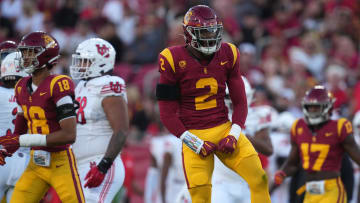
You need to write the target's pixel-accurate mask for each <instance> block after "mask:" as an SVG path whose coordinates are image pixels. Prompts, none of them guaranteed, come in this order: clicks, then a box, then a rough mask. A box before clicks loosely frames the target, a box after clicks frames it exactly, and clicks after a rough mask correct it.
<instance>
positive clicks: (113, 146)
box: [104, 131, 127, 161]
mask: <svg viewBox="0 0 360 203" xmlns="http://www.w3.org/2000/svg"><path fill="white" fill-rule="evenodd" d="M126 138H127V135H126V134H125V133H124V132H123V131H119V132H118V133H116V134H113V135H112V137H111V139H110V141H109V144H108V147H107V149H106V152H105V156H104V157H106V158H109V159H110V160H111V161H114V160H115V158H116V157H117V156H118V155H119V153H120V151H121V150H122V148H123V147H124V145H125V142H126Z"/></svg>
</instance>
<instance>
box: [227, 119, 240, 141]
mask: <svg viewBox="0 0 360 203" xmlns="http://www.w3.org/2000/svg"><path fill="white" fill-rule="evenodd" d="M240 133H241V127H240V126H239V125H238V124H235V123H234V124H232V126H231V130H230V132H229V135H232V136H234V137H235V138H236V140H238V139H239V137H240Z"/></svg>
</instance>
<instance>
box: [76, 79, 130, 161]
mask: <svg viewBox="0 0 360 203" xmlns="http://www.w3.org/2000/svg"><path fill="white" fill-rule="evenodd" d="M108 96H120V97H123V98H124V99H125V100H126V101H127V96H126V88H125V81H124V80H123V79H122V78H120V77H117V76H109V75H104V76H101V77H97V78H93V79H91V80H88V81H85V80H82V81H80V82H79V83H78V85H77V86H76V88H75V97H76V100H77V101H78V102H79V108H78V109H77V110H76V119H77V122H78V124H77V136H76V142H75V143H74V144H73V150H74V153H75V155H76V159H77V160H78V162H80V161H84V160H86V159H87V158H89V157H92V156H96V155H101V154H105V152H106V149H107V146H108V144H109V141H110V138H111V136H112V133H113V130H112V129H111V126H110V124H109V121H108V120H107V118H106V115H105V112H104V109H103V107H102V101H103V99H104V98H105V97H108ZM119 122H121V121H119Z"/></svg>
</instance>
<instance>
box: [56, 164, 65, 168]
mask: <svg viewBox="0 0 360 203" xmlns="http://www.w3.org/2000/svg"><path fill="white" fill-rule="evenodd" d="M63 165H64V164H60V165H56V166H55V167H56V168H59V167H61V166H63Z"/></svg>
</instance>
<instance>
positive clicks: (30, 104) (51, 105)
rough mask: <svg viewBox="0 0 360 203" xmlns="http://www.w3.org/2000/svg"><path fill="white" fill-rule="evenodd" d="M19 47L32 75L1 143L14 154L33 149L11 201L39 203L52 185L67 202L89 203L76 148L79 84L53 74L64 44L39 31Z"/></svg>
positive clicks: (22, 84)
mask: <svg viewBox="0 0 360 203" xmlns="http://www.w3.org/2000/svg"><path fill="white" fill-rule="evenodd" d="M18 50H19V51H20V52H21V57H20V58H19V60H20V67H21V69H23V70H24V71H25V72H26V73H28V74H31V76H28V77H23V78H22V79H20V80H19V81H18V83H17V84H16V86H15V99H16V102H17V104H18V112H17V116H16V120H15V130H14V132H13V133H11V134H8V135H6V136H3V137H0V145H2V147H3V148H4V149H6V152H7V153H9V154H13V153H15V152H16V151H17V150H18V149H19V147H31V152H30V161H29V164H28V166H27V168H26V169H25V171H24V173H23V174H22V176H21V177H20V179H19V180H18V182H17V183H16V185H15V189H14V193H13V195H12V197H11V200H10V202H11V203H17V202H19V203H20V202H21V203H23V202H39V201H40V199H41V198H42V197H43V196H44V194H45V192H46V191H47V190H48V188H49V187H50V186H52V187H53V188H54V189H55V190H56V191H57V193H58V195H59V197H60V199H61V201H62V202H84V196H83V192H82V188H81V183H80V179H79V176H78V172H77V166H76V160H75V158H74V155H73V152H72V149H71V148H70V144H72V143H74V142H75V139H76V115H75V105H74V84H73V82H72V80H71V79H70V78H69V77H68V76H65V75H53V74H51V73H50V70H51V68H52V67H53V66H54V65H55V64H56V63H57V60H58V58H59V44H58V42H57V41H56V39H55V38H53V37H52V36H50V35H49V34H47V33H45V32H42V31H37V32H31V33H29V34H27V35H25V36H24V37H23V38H22V39H21V41H20V43H19V45H18ZM2 156H4V155H2Z"/></svg>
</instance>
